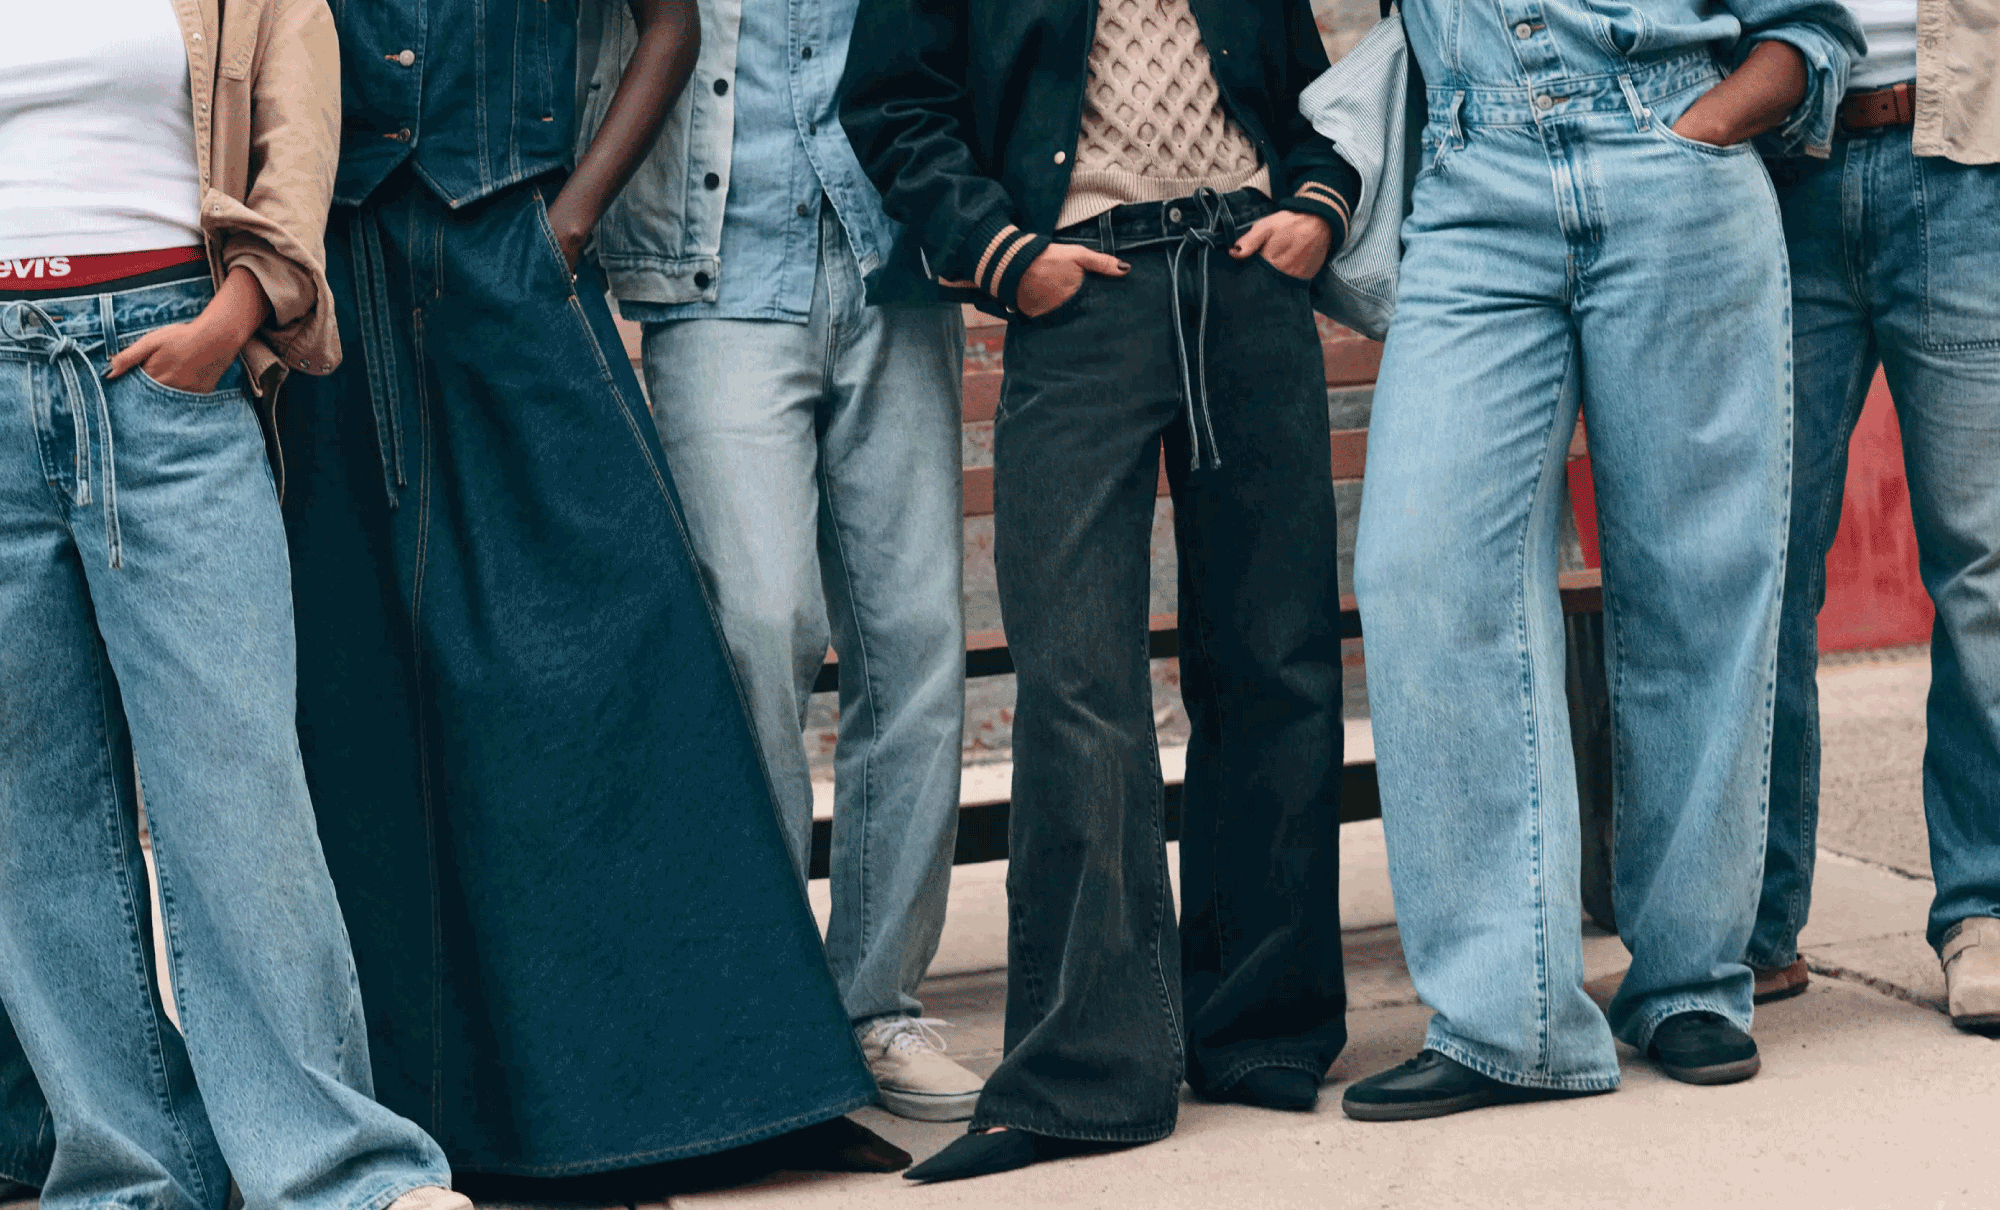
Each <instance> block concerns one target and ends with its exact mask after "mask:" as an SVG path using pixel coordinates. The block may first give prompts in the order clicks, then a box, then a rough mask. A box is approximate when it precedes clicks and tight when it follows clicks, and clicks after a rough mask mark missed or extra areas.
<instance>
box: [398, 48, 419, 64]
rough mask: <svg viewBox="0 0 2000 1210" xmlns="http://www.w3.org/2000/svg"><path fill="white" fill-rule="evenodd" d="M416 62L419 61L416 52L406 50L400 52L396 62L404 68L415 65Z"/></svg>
mask: <svg viewBox="0 0 2000 1210" xmlns="http://www.w3.org/2000/svg"><path fill="white" fill-rule="evenodd" d="M416 61H417V52H416V51H413V50H405V51H399V52H397V54H396V62H398V63H401V64H402V65H403V66H404V67H408V66H410V65H411V64H413V63H415V62H416Z"/></svg>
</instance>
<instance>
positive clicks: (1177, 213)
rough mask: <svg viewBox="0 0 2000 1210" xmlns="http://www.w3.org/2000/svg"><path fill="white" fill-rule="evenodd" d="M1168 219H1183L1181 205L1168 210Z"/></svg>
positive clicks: (1173, 220) (1169, 220)
mask: <svg viewBox="0 0 2000 1210" xmlns="http://www.w3.org/2000/svg"><path fill="white" fill-rule="evenodd" d="M1167 221H1168V222H1170V223H1178V222H1180V221H1181V208H1180V207H1179V206H1175V207H1174V208H1173V209H1172V210H1169V211H1167Z"/></svg>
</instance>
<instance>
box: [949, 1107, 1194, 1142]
mask: <svg viewBox="0 0 2000 1210" xmlns="http://www.w3.org/2000/svg"><path fill="white" fill-rule="evenodd" d="M1177 1122H1178V1115H1176V1116H1175V1117H1172V1118H1168V1119H1167V1121H1166V1123H1165V1124H1164V1125H1158V1126H1154V1125H1146V1126H1071V1125H1065V1124H1061V1123H1056V1124H1053V1125H1052V1124H1049V1123H1046V1122H1037V1121H1034V1120H1031V1119H1027V1118H1011V1117H1007V1116H1004V1115H995V1116H993V1117H986V1116H983V1115H980V1114H974V1115H973V1118H972V1121H970V1122H968V1123H966V1127H965V1129H966V1133H967V1134H978V1133H979V1132H980V1131H982V1130H990V1129H992V1128H993V1127H995V1126H1005V1127H1006V1128H1007V1129H1009V1130H1021V1131H1026V1132H1027V1133H1029V1134H1039V1135H1041V1136H1042V1137H1043V1138H1049V1139H1066V1140H1068V1141H1070V1142H1072V1143H1131V1144H1140V1143H1157V1142H1159V1141H1160V1140H1161V1139H1163V1138H1166V1137H1167V1136H1168V1135H1170V1134H1172V1133H1173V1132H1174V1126H1175V1125H1176V1124H1177Z"/></svg>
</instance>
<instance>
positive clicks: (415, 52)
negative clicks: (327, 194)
mask: <svg viewBox="0 0 2000 1210" xmlns="http://www.w3.org/2000/svg"><path fill="white" fill-rule="evenodd" d="M331 3H332V7H333V19H334V24H335V25H337V26H338V27H339V28H340V82H341V90H340V101H341V126H340V171H339V175H338V177H337V178H336V179H335V181H334V190H333V197H334V201H335V202H336V203H337V204H340V205H346V206H356V205H359V204H361V202H362V201H364V200H365V199H366V198H367V197H368V195H369V194H370V193H372V192H374V191H375V189H376V188H378V187H379V186H380V185H381V184H382V183H383V182H384V181H385V180H387V179H388V178H389V176H390V174H391V173H393V172H395V170H396V169H397V167H399V166H400V165H402V164H403V163H404V162H405V161H409V162H410V163H411V164H412V165H413V166H414V168H415V170H416V172H417V175H418V176H420V177H422V178H423V180H424V182H425V183H426V184H428V185H429V186H430V187H431V188H432V189H433V190H435V191H436V193H437V195H438V196H439V197H441V198H443V199H445V200H446V201H448V202H450V203H451V204H452V205H454V206H464V205H467V204H469V203H471V202H475V201H478V200H479V199H480V198H482V197H485V196H486V195H487V194H489V193H492V192H494V191H495V190H497V189H504V188H506V187H507V186H509V185H513V184H516V183H518V182H521V181H525V180H527V179H529V178H530V177H534V176H539V175H541V174H542V173H544V172H549V171H552V170H555V169H561V168H566V167H568V166H569V163H570V154H571V151H572V148H571V146H570V140H571V138H572V137H574V135H575V133H576V19H577V11H576V10H577V0H422V2H421V3H416V2H413V0H331ZM405 52H408V53H409V56H410V59H409V62H407V63H405V62H404V61H403V55H404V53H405Z"/></svg>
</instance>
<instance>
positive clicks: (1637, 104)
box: [1618, 76, 1653, 131]
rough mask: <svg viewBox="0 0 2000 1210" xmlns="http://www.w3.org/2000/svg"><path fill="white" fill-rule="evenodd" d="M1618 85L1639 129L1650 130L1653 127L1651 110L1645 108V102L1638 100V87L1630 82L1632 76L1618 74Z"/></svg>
mask: <svg viewBox="0 0 2000 1210" xmlns="http://www.w3.org/2000/svg"><path fill="white" fill-rule="evenodd" d="M1618 87H1619V89H1620V91H1622V92H1624V94H1625V104H1627V105H1629V106H1631V108H1632V120H1633V121H1634V122H1637V123H1638V124H1639V129H1640V130H1642V131H1644V130H1651V129H1652V128H1653V111H1652V110H1650V109H1648V108H1646V106H1645V103H1644V102H1642V101H1640V100H1639V89H1638V86H1637V85H1635V84H1633V83H1632V77H1631V76H1619V77H1618Z"/></svg>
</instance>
